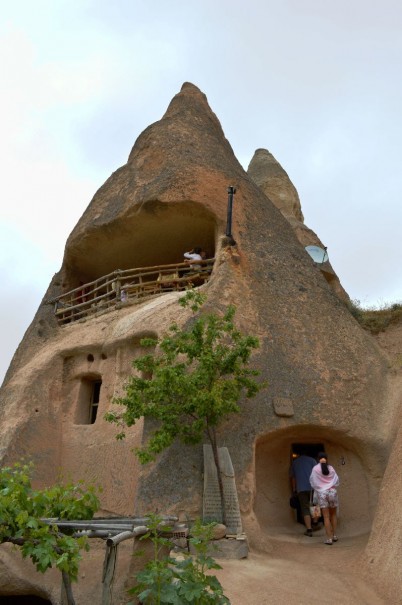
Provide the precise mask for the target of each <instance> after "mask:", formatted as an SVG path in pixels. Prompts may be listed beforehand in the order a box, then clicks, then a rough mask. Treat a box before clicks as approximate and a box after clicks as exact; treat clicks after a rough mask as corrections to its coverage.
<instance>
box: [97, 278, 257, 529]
mask: <svg viewBox="0 0 402 605" xmlns="http://www.w3.org/2000/svg"><path fill="white" fill-rule="evenodd" d="M204 302H205V296H203V295H202V294H201V293H199V292H198V291H196V290H189V291H188V292H187V293H186V295H185V296H183V297H182V298H181V299H180V300H179V303H180V305H181V306H183V307H190V308H191V310H192V312H193V318H192V319H191V320H190V321H189V322H188V325H187V326H185V327H184V328H179V327H178V326H177V324H175V323H174V324H172V325H171V326H170V328H169V330H168V332H167V334H165V335H164V336H163V337H162V338H160V339H155V338H145V339H143V340H142V341H141V345H142V346H144V347H151V348H152V353H149V354H145V355H142V356H141V357H138V358H137V359H135V360H134V361H133V366H134V368H135V369H136V370H138V372H139V373H140V374H139V375H135V376H131V377H130V378H129V380H128V382H127V384H126V385H125V387H124V389H125V396H124V397H121V398H118V399H116V400H115V403H117V404H120V405H122V406H124V408H125V410H124V412H122V413H118V412H109V413H108V414H106V416H105V418H106V420H108V421H110V422H115V423H117V424H120V426H122V427H123V430H122V432H120V433H119V434H118V435H117V438H120V439H123V438H124V437H125V433H124V427H125V426H128V427H129V426H132V425H133V424H135V422H136V421H137V420H138V419H139V418H141V417H145V418H151V419H154V420H156V421H157V425H156V429H155V430H154V431H153V432H152V434H151V435H150V437H149V439H148V441H147V442H146V443H145V444H144V445H143V446H142V447H141V448H137V449H136V450H135V454H136V455H137V456H138V458H139V460H140V462H141V463H146V462H149V461H152V460H154V459H155V457H156V455H157V454H159V453H160V452H162V450H164V449H165V448H167V447H169V446H170V445H171V444H172V443H173V441H174V440H175V439H176V438H178V439H179V440H180V441H181V442H182V443H185V444H196V443H200V442H201V441H202V440H203V438H204V437H205V436H207V438H208V439H209V442H210V444H211V446H212V451H213V457H214V461H215V465H216V469H217V476H218V483H219V490H220V496H221V504H222V520H223V522H224V523H226V516H225V502H224V492H223V482H222V475H221V468H220V464H219V456H218V443H217V434H216V429H217V427H218V425H219V424H220V423H221V422H222V421H223V420H225V419H227V418H228V416H229V415H230V414H233V413H236V412H239V411H240V406H239V400H240V398H241V397H242V396H245V397H247V398H251V397H254V396H255V395H256V394H257V392H258V391H259V390H260V389H261V388H262V386H263V385H262V384H259V383H258V382H257V381H256V380H255V377H256V376H258V374H259V372H258V371H257V370H255V369H252V368H250V367H249V362H250V357H251V354H252V351H253V350H254V349H256V348H257V347H258V346H259V342H258V339H257V338H256V337H254V336H249V335H244V334H242V333H241V332H240V331H239V330H238V329H237V328H236V326H235V323H234V317H235V307H233V306H230V307H228V308H227V309H226V311H225V312H224V313H223V314H222V315H218V314H217V313H204V312H199V311H200V309H201V307H202V305H203V304H204Z"/></svg>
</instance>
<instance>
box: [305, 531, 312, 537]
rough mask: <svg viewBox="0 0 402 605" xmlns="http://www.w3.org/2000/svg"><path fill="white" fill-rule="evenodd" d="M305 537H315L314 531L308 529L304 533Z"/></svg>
mask: <svg viewBox="0 0 402 605" xmlns="http://www.w3.org/2000/svg"><path fill="white" fill-rule="evenodd" d="M304 535H305V536H309V538H312V537H313V530H312V529H306V531H305V532H304Z"/></svg>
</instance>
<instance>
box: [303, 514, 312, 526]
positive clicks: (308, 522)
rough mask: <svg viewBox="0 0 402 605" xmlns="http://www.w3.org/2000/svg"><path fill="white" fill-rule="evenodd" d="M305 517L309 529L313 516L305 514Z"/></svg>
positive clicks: (305, 523)
mask: <svg viewBox="0 0 402 605" xmlns="http://www.w3.org/2000/svg"><path fill="white" fill-rule="evenodd" d="M303 519H304V525H305V526H306V528H307V529H311V517H310V515H305V516H304V517H303Z"/></svg>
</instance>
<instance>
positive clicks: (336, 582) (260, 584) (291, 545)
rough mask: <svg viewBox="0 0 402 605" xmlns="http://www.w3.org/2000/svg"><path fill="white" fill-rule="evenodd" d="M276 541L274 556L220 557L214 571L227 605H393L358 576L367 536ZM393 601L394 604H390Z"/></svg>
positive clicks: (316, 536) (253, 554) (256, 554)
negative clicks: (331, 540)
mask: <svg viewBox="0 0 402 605" xmlns="http://www.w3.org/2000/svg"><path fill="white" fill-rule="evenodd" d="M298 531H300V535H299V534H296V535H295V536H293V537H290V536H284V539H280V538H279V537H278V539H276V540H275V548H274V551H275V552H274V554H265V553H253V552H251V553H250V554H249V556H248V558H247V559H242V560H224V559H221V560H219V561H218V562H219V564H220V565H221V566H222V568H223V569H222V570H218V571H217V572H216V576H217V577H218V578H219V581H220V582H221V584H222V586H223V588H224V593H225V595H226V596H227V597H228V598H229V599H230V601H231V604H232V605H268V604H269V605H312V604H315V603H317V604H319V605H392V604H390V603H389V602H388V601H387V600H385V599H383V598H381V596H380V595H379V594H378V593H376V591H375V589H374V587H372V586H370V585H369V583H368V582H367V580H366V579H364V578H363V577H362V576H361V575H360V574H359V566H358V557H359V555H360V553H361V552H362V550H363V549H364V547H365V544H366V541H367V537H362V536H360V537H357V538H356V537H355V538H346V539H342V537H341V536H340V537H339V542H337V543H336V544H333V545H332V546H326V545H325V544H324V535H323V532H322V531H320V532H316V533H315V534H314V536H313V537H312V538H308V537H305V536H303V530H298ZM395 605H396V604H395Z"/></svg>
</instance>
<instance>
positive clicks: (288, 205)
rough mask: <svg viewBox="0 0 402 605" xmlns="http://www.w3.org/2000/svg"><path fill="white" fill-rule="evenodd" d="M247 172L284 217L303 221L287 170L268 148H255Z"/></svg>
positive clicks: (297, 197) (296, 195)
mask: <svg viewBox="0 0 402 605" xmlns="http://www.w3.org/2000/svg"><path fill="white" fill-rule="evenodd" d="M247 173H248V175H249V176H251V178H252V179H253V181H254V182H255V183H257V185H258V186H259V187H260V188H261V189H262V190H263V192H264V193H265V195H266V196H267V197H268V198H269V199H270V200H271V201H272V202H273V203H274V204H275V206H276V207H277V208H279V210H280V211H281V212H282V214H283V215H284V216H286V217H293V218H295V219H296V220H298V221H300V222H303V221H304V218H303V213H302V209H301V205H300V199H299V194H298V193H297V191H296V188H295V186H294V185H293V183H292V182H291V180H290V178H289V176H288V174H287V172H285V170H284V169H283V168H282V166H281V165H280V164H279V162H277V161H276V159H275V158H274V156H273V155H272V153H270V152H269V151H268V149H257V150H256V151H255V153H254V155H253V157H252V160H251V162H250V164H249V166H248V169H247Z"/></svg>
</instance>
